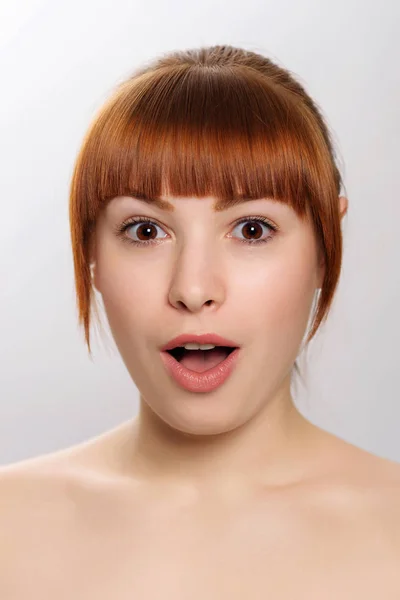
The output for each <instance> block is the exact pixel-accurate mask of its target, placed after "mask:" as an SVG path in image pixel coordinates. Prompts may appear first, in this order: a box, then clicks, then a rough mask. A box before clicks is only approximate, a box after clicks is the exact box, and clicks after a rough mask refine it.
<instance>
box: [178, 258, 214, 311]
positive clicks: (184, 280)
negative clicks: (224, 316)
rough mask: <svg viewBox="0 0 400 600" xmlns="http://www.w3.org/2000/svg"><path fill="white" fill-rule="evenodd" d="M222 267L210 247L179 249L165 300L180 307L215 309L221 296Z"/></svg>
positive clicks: (184, 308)
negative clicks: (186, 250) (167, 296)
mask: <svg viewBox="0 0 400 600" xmlns="http://www.w3.org/2000/svg"><path fill="white" fill-rule="evenodd" d="M223 273H224V270H223V268H222V265H221V262H220V260H218V259H217V257H216V253H215V252H213V251H212V249H211V248H209V249H208V250H207V249H206V250H204V249H202V250H201V251H199V250H198V248H197V249H195V248H192V251H191V252H190V253H189V252H186V253H185V252H183V251H182V253H181V255H180V256H179V258H178V259H177V261H176V263H175V265H174V272H173V276H172V278H171V285H170V289H169V302H170V304H171V305H172V306H173V307H174V308H177V309H179V310H181V311H185V312H192V313H198V312H200V311H201V310H202V309H203V307H207V309H210V308H212V309H214V310H217V309H218V307H219V306H221V305H222V304H223V302H224V299H225V282H224V276H223Z"/></svg>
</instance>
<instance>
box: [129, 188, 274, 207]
mask: <svg viewBox="0 0 400 600" xmlns="http://www.w3.org/2000/svg"><path fill="white" fill-rule="evenodd" d="M124 196H127V197H129V198H133V199H134V200H139V201H140V202H144V203H146V204H150V205H153V206H156V207H157V208H159V209H160V210H165V211H168V212H174V210H175V206H174V205H173V204H171V203H170V202H168V201H167V200H162V199H161V198H156V197H154V198H153V197H150V196H146V195H144V194H140V193H136V192H135V193H130V194H129V193H128V194H124ZM251 200H268V198H248V197H238V198H234V199H232V200H226V201H225V202H224V201H221V200H220V201H217V202H216V203H215V204H214V205H213V210H214V212H220V211H225V210H228V209H230V208H232V207H233V206H236V205H238V204H244V203H245V202H249V201H251ZM269 200H273V199H272V198H270V199H269Z"/></svg>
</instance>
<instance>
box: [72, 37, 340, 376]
mask: <svg viewBox="0 0 400 600" xmlns="http://www.w3.org/2000/svg"><path fill="white" fill-rule="evenodd" d="M341 186H342V180H341V176H340V173H339V170H338V167H337V165H336V157H335V154H334V150H333V144H332V140H331V136H330V133H329V130H328V127H327V125H326V123H325V122H324V119H323V117H322V115H321V112H320V110H319V109H318V108H317V106H316V104H315V102H314V101H313V100H312V99H311V98H310V97H309V96H308V94H307V93H306V92H305V90H304V89H303V87H302V86H301V85H300V84H299V83H298V82H297V81H296V80H295V79H294V78H293V76H292V75H291V74H290V73H289V72H288V71H287V70H285V69H283V68H281V67H279V66H277V65H276V64H274V63H273V62H272V61H271V60H270V59H268V58H266V57H264V56H262V55H260V54H256V53H254V52H250V51H247V50H244V49H241V48H235V47H232V46H212V47H206V48H200V49H190V50H185V51H177V52H172V53H169V54H166V55H163V56H162V57H160V58H158V59H156V60H154V61H153V62H150V63H149V64H148V65H147V66H145V67H144V68H141V69H139V70H137V71H136V72H134V74H133V75H132V76H131V77H129V78H128V79H127V80H125V81H124V82H123V83H121V84H119V85H118V86H117V87H116V89H115V90H114V92H113V94H112V95H111V97H110V98H109V99H108V100H107V101H106V102H105V104H104V105H103V106H102V108H101V109H100V110H99V111H98V113H97V114H96V116H95V118H94V119H93V121H92V123H91V125H90V127H89V130H88V132H87V134H86V136H85V138H84V140H83V143H82V146H81V149H80V151H79V154H78V156H77V159H76V163H75V167H74V172H73V176H72V181H71V188H70V201H69V216H70V227H71V240H72V251H73V260H74V273H75V285H76V294H77V308H78V320H79V325H81V326H82V325H83V327H84V333H85V340H86V344H87V347H88V350H89V354H90V355H91V348H90V335H89V329H90V312H91V307H92V306H93V303H92V302H93V300H94V290H93V286H92V281H91V273H90V241H91V236H92V233H93V230H94V226H95V223H96V219H97V217H98V214H99V211H101V210H102V209H103V208H104V206H105V204H106V203H107V201H108V200H110V199H111V198H113V197H115V196H120V195H125V196H126V195H133V196H136V197H139V198H140V197H141V198H147V199H152V198H160V196H164V195H168V194H171V195H173V196H186V197H187V196H192V197H205V196H211V195H212V196H214V197H216V198H217V200H218V201H219V205H218V206H219V207H220V208H223V207H226V206H229V205H233V204H234V203H235V202H236V201H240V200H241V199H243V198H244V199H247V198H248V199H258V198H262V197H271V198H274V199H277V200H279V201H281V202H285V203H287V204H289V205H290V206H291V207H292V208H293V209H294V210H295V212H296V214H297V215H298V216H299V217H300V218H301V219H305V218H309V219H311V222H312V225H313V229H314V232H315V235H316V239H317V242H318V248H319V250H320V252H322V256H323V261H324V264H325V276H324V281H323V285H322V288H321V293H320V297H319V302H318V306H317V310H316V311H315V315H314V319H313V323H312V326H311V329H310V332H309V335H308V338H307V342H309V341H310V340H311V339H312V338H313V337H314V335H315V333H316V331H317V329H318V328H319V326H320V324H321V323H322V322H323V321H324V320H325V319H326V317H327V314H328V311H329V309H330V306H331V304H332V300H333V297H334V293H335V290H336V287H337V284H338V279H339V276H340V270H341V261H342V233H341V226H340V213H339V195H340V191H341ZM296 368H297V365H296Z"/></svg>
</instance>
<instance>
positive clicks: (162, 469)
mask: <svg viewBox="0 0 400 600" xmlns="http://www.w3.org/2000/svg"><path fill="white" fill-rule="evenodd" d="M319 431H320V430H319V429H318V428H317V427H316V426H314V425H312V424H311V423H310V422H309V421H307V420H306V419H305V418H304V417H303V416H302V415H301V414H300V413H299V411H298V410H297V408H296V407H295V405H294V403H293V399H292V397H291V394H290V380H288V382H286V384H285V385H284V386H282V387H281V389H280V390H279V391H278V393H277V394H276V395H275V396H274V397H273V398H270V399H269V400H268V401H267V402H265V403H264V404H263V408H262V409H261V410H260V411H259V412H258V413H257V414H255V415H253V416H252V417H251V418H250V419H249V420H248V421H247V422H245V423H243V424H242V425H241V426H239V427H237V428H235V429H233V430H231V431H227V432H224V433H220V434H215V435H194V434H187V433H184V432H182V431H178V430H176V429H173V428H172V427H170V426H169V425H168V424H166V423H165V422H164V421H163V420H162V419H160V418H159V417H158V415H156V414H155V413H154V412H153V411H152V410H151V409H150V408H149V406H148V404H147V403H146V402H145V400H144V399H143V398H142V397H141V398H140V411H139V415H138V417H137V418H136V419H135V420H134V421H133V422H131V425H130V432H129V434H130V440H131V444H132V446H131V448H132V454H131V466H132V464H134V467H133V470H134V472H135V476H138V477H140V478H145V479H146V481H149V480H153V481H159V482H160V481H164V482H169V483H171V484H178V485H182V486H184V487H190V488H193V489H196V490H201V489H215V487H216V486H218V487H219V488H222V487H223V486H225V485H227V484H231V483H238V484H241V483H243V484H246V485H248V484H249V483H251V482H254V483H261V484H265V485H285V484H289V483H293V482H295V481H298V480H299V479H300V478H301V476H304V473H305V471H306V469H307V466H309V467H311V464H312V463H313V462H314V463H315V460H316V457H317V456H318V453H316V451H315V446H312V444H311V442H312V440H314V441H315V439H316V437H318V432H319ZM312 448H314V449H312ZM132 456H133V463H132ZM306 463H307V464H306Z"/></svg>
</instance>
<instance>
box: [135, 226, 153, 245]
mask: <svg viewBox="0 0 400 600" xmlns="http://www.w3.org/2000/svg"><path fill="white" fill-rule="evenodd" d="M154 234H155V235H157V231H156V229H155V226H154V225H152V224H151V223H143V224H142V225H139V227H138V228H137V229H136V235H137V237H138V239H139V240H140V241H141V242H145V241H147V240H149V239H153V237H152V236H153V235H154Z"/></svg>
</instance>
